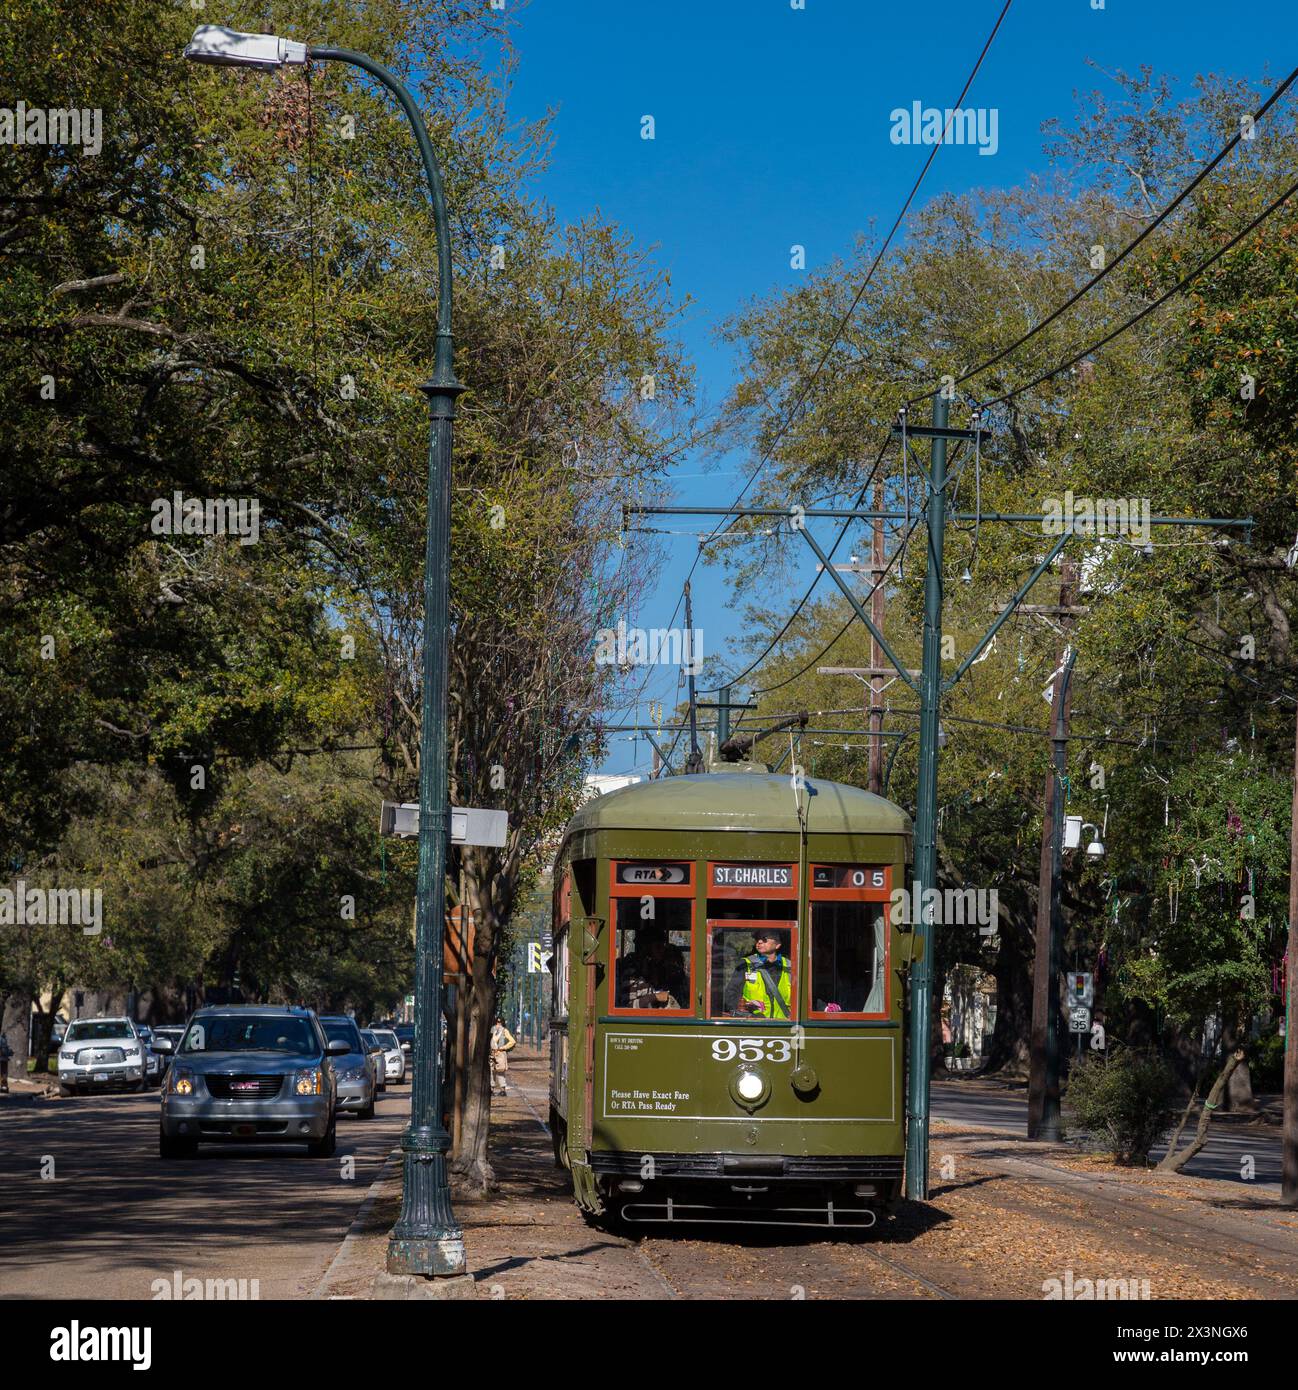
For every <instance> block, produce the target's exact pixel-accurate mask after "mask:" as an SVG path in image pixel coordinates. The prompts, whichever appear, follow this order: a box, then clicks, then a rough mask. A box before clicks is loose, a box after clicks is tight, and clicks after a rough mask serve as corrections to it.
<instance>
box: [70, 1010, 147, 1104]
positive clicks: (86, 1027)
mask: <svg viewBox="0 0 1298 1390" xmlns="http://www.w3.org/2000/svg"><path fill="white" fill-rule="evenodd" d="M144 1051H145V1049H144V1043H143V1041H142V1040H141V1038H140V1035H139V1034H138V1033H137V1032H136V1031H135V1025H134V1024H133V1023H132V1022H131V1020H130V1019H129V1018H79V1019H77V1021H76V1022H75V1023H70V1024H68V1031H67V1033H66V1034H64V1037H63V1042H62V1043H61V1044H60V1045H59V1094H60V1095H64V1096H70V1095H71V1094H72V1093H73V1091H76V1090H82V1089H91V1088H94V1089H101V1088H106V1087H109V1086H127V1087H129V1088H130V1089H131V1090H133V1091H142V1090H144V1086H145V1070H144V1069H145V1066H146V1062H145V1056H144Z"/></svg>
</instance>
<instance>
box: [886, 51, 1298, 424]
mask: <svg viewBox="0 0 1298 1390" xmlns="http://www.w3.org/2000/svg"><path fill="white" fill-rule="evenodd" d="M1295 80H1298V68H1294V70H1293V71H1292V72H1291V73H1290V74H1289V76H1288V77H1286V78H1285V79H1284V81H1283V82H1281V83H1280V85H1279V86H1278V87H1277V88H1276V89H1275V91H1274V92H1272V93H1271V95H1270V96H1269V97H1268V98H1267V99H1266V101H1264V102H1263V103H1262V105H1261V106H1259V107H1258V109H1257V110H1256V111H1255V112H1254V113H1253V115H1252V117H1251V120H1252V121H1253V124H1254V125H1256V124H1257V122H1258V121H1260V120H1261V119H1262V118H1263V117H1264V116H1265V115H1266V113H1267V112H1268V111H1269V110H1270V109H1271V107H1272V106H1274V105H1275V103H1276V102H1277V101H1279V100H1280V98H1281V97H1282V96H1283V95H1284V94H1285V92H1287V91H1288V90H1289V88H1290V87H1291V86H1292V85H1293V83H1294V82H1295ZM1243 139H1244V130H1243V123H1242V122H1241V126H1240V132H1239V134H1237V135H1236V136H1234V137H1233V138H1232V139H1231V140H1229V141H1228V142H1227V143H1226V145H1224V146H1223V147H1222V149H1221V150H1219V151H1218V152H1217V154H1216V155H1214V156H1213V158H1212V159H1211V160H1209V162H1208V163H1207V164H1205V165H1204V166H1203V168H1202V169H1200V170H1199V172H1198V173H1197V174H1196V175H1195V176H1194V178H1193V179H1191V180H1190V182H1189V183H1188V184H1186V186H1185V187H1184V188H1183V189H1182V190H1181V191H1180V192H1179V193H1178V194H1177V195H1176V197H1175V198H1173V199H1172V201H1171V202H1170V203H1168V205H1167V206H1166V207H1165V208H1164V209H1163V210H1162V212H1160V213H1159V214H1158V215H1157V216H1156V217H1155V218H1154V220H1153V221H1152V222H1150V223H1149V225H1148V226H1147V227H1145V229H1144V230H1143V231H1142V232H1141V233H1140V235H1139V236H1137V237H1136V238H1135V240H1133V241H1131V242H1129V243H1128V244H1127V245H1126V246H1124V247H1123V248H1122V250H1121V251H1119V252H1118V254H1117V255H1116V256H1115V257H1114V258H1113V259H1112V260H1111V261H1109V262H1108V263H1107V264H1106V265H1105V266H1104V267H1103V268H1102V269H1100V270H1099V271H1098V272H1097V273H1096V274H1095V275H1092V276H1091V278H1090V279H1089V280H1088V281H1087V282H1086V283H1085V284H1084V285H1083V286H1082V287H1081V289H1079V290H1078V291H1077V292H1076V293H1075V294H1073V295H1071V296H1070V297H1069V298H1068V299H1066V300H1065V301H1064V302H1063V303H1062V304H1061V305H1060V306H1059V307H1058V308H1057V309H1055V310H1054V311H1053V312H1052V313H1050V314H1049V315H1048V316H1047V317H1046V318H1044V319H1042V320H1041V322H1040V323H1038V324H1035V325H1034V326H1033V327H1032V328H1029V329H1028V330H1027V331H1026V332H1025V333H1023V334H1021V335H1020V336H1019V337H1018V338H1016V339H1015V340H1014V341H1013V342H1012V343H1010V345H1009V346H1008V347H1005V348H1002V349H1001V350H1000V351H999V352H998V353H996V354H995V355H994V356H992V357H989V358H988V359H987V360H986V361H985V362H980V363H979V364H978V365H977V366H976V367H972V368H971V369H970V370H969V371H967V372H966V373H965V374H964V375H963V376H960V377H957V378H956V380H955V384H956V385H957V386H960V385H963V383H964V382H966V381H970V380H972V379H973V378H974V377H976V376H979V375H980V374H981V373H983V372H985V371H986V370H987V368H988V367H994V366H995V365H996V364H997V363H998V362H1001V361H1003V360H1004V359H1005V358H1006V357H1008V356H1009V355H1010V353H1012V352H1015V351H1017V349H1019V348H1021V347H1022V346H1023V344H1024V343H1026V342H1027V341H1028V340H1029V339H1030V338H1034V337H1035V336H1036V335H1037V334H1038V333H1040V332H1042V331H1043V330H1044V329H1046V328H1049V326H1050V325H1051V324H1052V323H1054V321H1055V320H1056V319H1057V318H1059V316H1060V315H1061V314H1065V313H1067V312H1068V310H1069V309H1071V308H1072V307H1073V305H1074V304H1076V303H1077V302H1078V300H1079V299H1081V298H1083V296H1085V295H1087V294H1089V293H1090V291H1091V290H1093V289H1094V288H1095V286H1096V285H1098V284H1099V283H1100V281H1101V280H1103V279H1104V277H1105V276H1106V275H1109V274H1110V273H1111V272H1113V271H1115V270H1116V269H1117V268H1118V267H1119V266H1120V265H1121V264H1122V262H1123V261H1125V260H1126V259H1127V257H1128V256H1129V255H1130V254H1131V253H1132V252H1133V251H1134V250H1135V249H1136V248H1137V247H1138V246H1140V245H1141V243H1142V242H1144V241H1145V239H1146V238H1147V237H1148V236H1150V235H1151V234H1152V233H1153V232H1155V231H1156V230H1157V229H1158V228H1159V227H1160V226H1162V224H1163V223H1164V222H1165V221H1166V220H1167V219H1168V218H1169V217H1170V216H1171V215H1172V213H1174V212H1175V211H1176V209H1177V208H1178V207H1180V206H1181V204H1182V203H1183V202H1185V200H1186V199H1187V198H1188V197H1189V196H1190V194H1191V193H1193V192H1194V190H1195V189H1196V188H1198V187H1199V185H1200V184H1201V183H1202V182H1203V181H1204V179H1206V178H1207V177H1208V175H1209V174H1211V173H1212V171H1213V170H1214V169H1215V168H1216V167H1217V166H1218V165H1219V164H1220V163H1221V162H1222V160H1223V159H1225V158H1226V156H1227V155H1228V154H1230V152H1231V151H1232V150H1233V149H1234V148H1235V146H1236V145H1238V144H1239V142H1240V141H1241V140H1243ZM1070 365H1072V364H1070ZM939 389H940V388H935V389H934V390H933V391H929V392H928V393H927V394H925V395H922V396H915V397H913V398H912V399H911V400H909V401H907V402H906V404H907V406H912V405H918V404H919V403H920V402H922V401H926V400H929V399H930V398H931V397H933V396H934V395H936V394H937V390H939ZM1024 389H1026V388H1024ZM989 404H993V405H994V404H996V402H994V401H993V402H989Z"/></svg>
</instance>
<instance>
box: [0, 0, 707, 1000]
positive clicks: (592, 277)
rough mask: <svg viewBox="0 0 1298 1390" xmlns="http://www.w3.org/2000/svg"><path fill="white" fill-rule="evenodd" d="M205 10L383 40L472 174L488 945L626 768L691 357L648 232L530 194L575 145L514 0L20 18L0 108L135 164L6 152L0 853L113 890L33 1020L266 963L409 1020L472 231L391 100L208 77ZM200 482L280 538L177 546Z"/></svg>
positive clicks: (0, 971)
mask: <svg viewBox="0 0 1298 1390" xmlns="http://www.w3.org/2000/svg"><path fill="white" fill-rule="evenodd" d="M204 18H209V19H219V20H220V22H221V23H225V24H230V25H233V26H235V27H242V28H250V29H256V30H274V31H276V32H279V33H284V34H287V35H290V36H293V37H297V38H302V39H306V40H309V41H312V42H330V43H333V44H337V45H341V46H345V47H350V48H354V49H358V50H360V51H363V52H367V53H369V54H370V55H371V56H372V57H374V58H375V59H376V60H378V61H379V62H382V63H384V64H385V65H387V66H389V67H391V68H392V69H393V70H394V71H395V72H396V73H397V74H398V75H400V76H402V77H404V79H405V80H406V81H407V82H408V83H409V84H410V85H411V87H412V89H413V90H415V92H416V93H417V96H418V100H419V102H420V105H421V106H422V108H423V110H424V111H425V113H426V116H427V120H428V123H429V126H430V130H431V133H432V138H433V143H434V146H435V147H436V148H437V150H438V152H439V157H440V159H441V161H442V163H443V168H444V175H445V181H446V186H447V195H448V202H449V204H450V207H451V210H452V247H451V250H452V257H453V261H454V265H455V275H456V283H455V332H456V340H457V372H458V374H459V375H460V377H461V379H462V380H463V382H464V383H465V386H466V391H465V394H464V395H463V396H462V397H461V399H460V400H459V402H458V418H457V422H456V431H457V434H456V451H455V468H454V476H453V485H454V487H453V517H452V551H453V564H452V602H453V642H452V651H451V698H450V702H449V711H448V715H449V722H448V741H449V743H450V748H451V769H450V770H451V777H452V789H453V795H455V796H456V797H462V798H463V800H464V801H466V802H468V803H469V804H474V805H482V806H505V807H507V808H508V809H509V811H510V823H511V830H512V839H511V843H510V845H509V846H508V847H507V849H506V850H505V851H504V852H503V853H501V854H494V853H482V854H477V855H474V856H470V862H469V864H468V866H467V867H468V870H469V878H470V886H471V890H475V891H476V893H477V896H478V900H479V902H480V903H481V904H485V908H486V913H485V915H486V916H487V918H488V919H489V920H488V922H487V924H486V926H485V928H484V930H483V931H482V932H481V933H480V940H481V941H483V942H484V943H485V944H486V946H487V948H488V950H489V951H490V950H491V949H493V947H492V934H491V927H492V924H493V923H494V921H495V920H507V918H508V915H509V912H510V910H511V907H512V903H513V899H514V896H515V895H516V894H517V893H518V892H519V891H523V890H525V889H526V888H527V886H528V884H529V883H530V881H531V879H532V878H533V877H534V876H535V873H536V872H537V869H538V867H539V863H540V859H541V858H542V857H543V854H544V849H543V847H542V841H543V838H544V837H545V836H546V835H548V834H550V833H552V832H553V830H554V829H555V828H556V827H557V826H558V825H559V824H561V823H562V821H563V819H564V818H565V817H566V815H567V814H568V812H569V810H570V808H571V806H572V804H573V803H574V800H575V798H576V795H577V792H578V789H579V787H580V782H581V776H582V772H583V770H584V768H585V766H587V765H588V760H589V758H590V757H591V756H592V755H594V754H597V753H598V749H599V745H598V742H597V741H596V740H595V739H593V738H586V739H585V740H584V741H583V738H581V737H578V735H584V734H586V733H588V732H589V730H590V727H591V725H592V724H593V722H594V716H595V713H596V710H597V708H598V705H599V702H600V700H601V699H602V698H603V695H604V693H605V692H606V690H607V689H608V687H609V685H610V683H611V681H612V680H613V679H614V673H612V672H611V671H610V669H609V668H596V667H595V666H594V665H593V663H592V662H591V661H590V659H589V655H590V651H589V649H590V643H591V639H592V637H593V635H594V631H595V629H596V628H597V627H599V626H600V625H601V624H605V623H607V622H609V621H610V620H613V621H615V620H616V616H617V615H622V614H625V613H626V612H627V607H628V605H629V604H630V603H631V602H632V601H633V600H634V596H635V595H636V594H637V593H638V592H639V591H640V589H641V588H642V586H643V584H644V583H645V582H646V580H647V576H648V573H649V565H650V564H651V563H652V561H653V555H652V554H651V553H648V554H647V553H646V552H644V551H643V550H639V551H637V552H636V554H635V555H634V556H631V557H627V556H624V555H623V554H622V552H621V551H620V550H619V549H618V547H617V543H616V532H617V518H616V514H615V511H614V508H615V504H616V501H617V500H618V497H619V495H620V492H619V490H620V488H621V487H623V486H624V485H625V486H628V487H635V486H641V485H643V486H645V487H652V486H655V485H656V480H658V479H659V478H661V476H662V474H663V472H664V470H665V468H666V465H667V463H668V461H669V459H670V457H671V451H672V448H673V441H674V439H675V434H676V432H677V431H678V430H680V429H683V428H685V427H686V426H687V425H688V421H687V420H685V419H684V418H683V412H685V411H686V410H687V409H688V404H689V391H690V376H689V369H688V366H687V364H685V362H684V361H683V360H682V358H681V355H680V350H679V347H678V346H677V345H676V344H675V342H674V341H673V340H672V337H671V330H672V327H673V324H674V322H675V316H676V314H677V313H678V308H677V306H675V305H674V304H673V302H672V300H671V296H670V293H669V288H668V285H667V281H666V276H665V275H664V274H663V273H662V272H660V271H659V270H658V269H657V268H656V267H655V266H654V265H653V264H652V263H651V262H650V261H649V259H648V258H647V257H646V256H645V255H644V253H642V252H641V251H639V250H638V249H637V248H636V246H635V245H634V242H633V240H632V238H631V237H630V236H629V235H628V234H627V233H626V232H624V231H622V230H620V229H618V228H616V227H612V226H610V225H608V224H607V223H605V222H604V221H602V220H601V219H599V218H598V217H592V218H590V219H587V220H585V221H582V222H580V223H578V224H577V225H574V226H571V227H559V226H557V225H556V224H555V221H554V218H553V216H552V214H551V212H550V210H549V209H548V208H546V207H544V206H543V205H541V204H539V203H538V202H537V201H536V200H535V198H534V196H533V195H532V193H531V191H530V188H529V186H528V180H529V177H530V175H531V173H532V171H533V170H534V169H535V168H536V166H537V164H538V162H539V160H540V159H541V158H543V156H544V152H545V148H546V145H547V141H548V134H547V132H546V130H545V128H544V126H543V125H528V126H519V125H517V124H516V123H512V122H511V120H510V118H509V115H508V113H507V111H506V108H505V91H506V87H507V83H508V79H509V68H510V61H511V59H510V54H509V48H508V29H507V24H508V19H507V17H506V16H504V15H503V14H502V13H501V12H500V11H497V10H493V9H492V8H491V7H489V6H487V5H485V4H483V3H481V2H480V0H357V3H355V4H351V5H348V6H346V7H339V6H325V5H322V4H320V3H319V0H275V3H272V4H270V5H269V6H268V5H265V4H262V3H257V4H250V3H236V4H234V5H233V6H231V7H227V8H226V9H225V10H224V11H223V12H222V13H221V14H220V15H219V16H212V15H210V14H209V15H203V14H195V13H194V11H193V10H192V8H190V7H188V6H185V5H170V4H165V3H161V2H160V0H103V3H99V4H95V5H93V6H89V7H87V6H85V5H84V4H80V3H74V2H73V0H37V3H35V4H32V5H26V6H23V7H21V9H19V10H13V9H12V8H11V11H10V12H9V13H8V15H7V19H8V21H9V22H8V24H7V25H6V26H5V27H4V29H3V31H2V32H0V86H2V87H3V88H4V89H5V90H6V91H10V92H15V93H20V94H21V95H22V96H23V97H24V99H25V100H26V101H27V102H28V104H29V105H38V104H46V105H51V106H59V107H66V106H71V105H75V106H77V107H88V108H99V109H101V110H102V112H103V136H104V138H103V147H102V150H101V151H100V153H99V154H98V156H96V157H94V158H86V157H82V156H81V155H80V153H79V152H78V151H77V150H75V149H62V148H59V147H55V146H36V145H32V146H21V147H19V146H15V147H7V153H6V158H5V160H4V161H3V162H0V212H2V214H3V219H4V220H3V223H2V224H0V225H3V236H2V237H0V321H3V322H4V324H5V325H6V329H5V333H4V334H3V335H0V380H3V381H4V384H5V388H6V392H5V394H6V402H7V407H8V409H7V426H8V428H7V431H6V438H5V442H4V450H5V467H4V470H3V485H2V486H3V498H2V499H0V501H2V503H3V505H0V636H3V639H4V642H5V648H6V652H7V660H6V663H5V668H4V670H3V672H0V746H3V747H4V749H5V758H4V759H3V762H2V763H0V858H2V859H3V860H4V861H5V862H6V864H7V865H8V866H9V867H10V869H11V871H12V872H18V871H19V870H20V869H21V871H22V872H24V873H25V874H27V876H28V878H29V879H30V880H31V881H32V882H36V881H37V879H38V876H44V877H43V878H41V881H45V879H48V880H49V881H51V882H54V881H59V882H63V881H66V880H67V879H68V878H74V879H75V880H76V881H78V882H86V883H93V884H98V885H99V886H101V887H102V889H103V892H104V898H105V917H106V925H105V931H104V933H103V937H102V939H98V940H93V941H92V940H91V939H89V938H87V939H85V940H84V941H81V940H72V939H70V936H69V934H68V933H67V931H66V930H62V931H54V932H27V933H23V934H21V935H20V934H17V933H10V934H7V935H0V992H2V993H8V992H16V993H19V994H22V993H26V994H39V993H40V992H41V991H42V990H45V989H50V988H52V989H54V990H55V991H56V992H57V991H58V990H59V989H61V988H62V987H63V986H64V985H66V984H68V983H70V982H72V981H81V982H83V983H84V982H89V981H91V980H93V981H94V982H95V983H101V984H102V985H103V986H104V987H105V988H111V987H118V988H123V989H124V988H126V987H127V986H128V985H129V984H131V983H134V984H135V985H136V986H139V987H143V986H144V985H145V984H147V983H156V984H157V985H158V987H159V989H160V991H162V992H163V993H166V992H167V991H168V990H173V991H174V990H177V989H179V987H180V986H181V985H182V984H185V985H189V984H198V985H201V984H204V983H205V984H208V985H214V986H226V987H228V986H230V985H232V983H233V981H234V980H235V978H236V977H237V978H238V980H239V983H240V986H241V988H242V989H243V990H244V992H245V993H246V994H248V995H250V996H253V995H257V996H260V997H265V998H305V999H307V1000H309V1001H312V1002H321V1003H324V1004H329V1005H330V1006H334V1007H336V1006H340V1005H342V1004H344V1003H349V1002H350V1003H354V1004H356V1005H357V1006H358V1007H369V1005H370V1002H371V1001H373V1002H374V1004H375V1006H377V1004H378V1002H379V1001H387V1002H389V1003H390V1002H391V1000H392V999H394V998H395V997H396V996H397V995H398V994H400V993H404V992H405V990H406V988H407V987H408V984H409V979H410V973H411V972H410V904H411V897H412V892H413V851H412V849H411V847H408V846H391V845H390V846H387V847H386V849H381V847H380V846H379V845H378V843H377V841H376V837H375V835H374V830H373V827H374V825H375V822H376V819H377V803H378V800H379V797H380V795H387V796H392V797H397V798H400V799H410V798H413V796H414V794H415V787H416V783H417V777H418V757H419V753H418V749H419V722H420V708H421V699H420V696H421V690H420V681H421V675H422V661H421V656H422V646H423V630H422V624H423V560H424V537H425V528H426V505H427V495H428V476H427V470H428V415H427V403H426V400H425V399H424V397H423V395H422V394H421V392H420V391H419V389H418V388H419V385H420V383H421V382H423V381H425V380H426V379H427V377H428V373H429V367H430V364H431V360H432V355H433V345H434V340H435V331H436V318H435V312H434V306H435V298H436V288H437V286H436V264H437V255H436V252H437V246H436V236H435V231H434V226H433V220H432V218H431V216H430V214H429V207H428V194H427V187H426V183H425V179H424V174H423V171H422V168H421V166H420V163H419V160H418V157H417V154H416V150H415V145H414V142H413V140H412V137H411V132H410V129H409V126H408V124H407V122H406V120H405V117H404V116H403V114H402V113H401V111H400V110H399V108H397V107H396V105H395V104H394V103H393V102H392V101H391V99H390V98H389V96H388V94H387V93H386V92H384V91H383V90H382V89H380V88H378V87H376V86H375V84H374V83H373V82H372V81H371V80H370V79H369V78H368V77H366V76H364V75H363V74H360V73H359V72H358V71H357V70H356V69H354V68H351V67H349V66H345V65H342V64H337V63H329V64H321V65H316V66H315V68H314V69H313V71H312V73H311V74H310V79H309V80H308V74H307V73H306V72H304V71H302V70H299V69H293V70H285V71H283V72H279V73H269V74H267V73H249V72H241V71H232V70H228V69H223V70H219V71H214V70H211V69H203V68H197V67H193V66H191V65H187V64H185V63H184V62H183V61H182V60H181V57H180V50H181V48H182V46H183V44H184V42H185V40H186V38H187V37H188V34H189V32H190V30H191V29H192V27H193V25H194V23H196V22H197V21H198V20H200V19H204ZM485 59H489V61H486V60H485ZM497 247H499V248H501V250H502V251H503V255H504V264H503V265H499V264H495V263H493V262H494V261H495V260H496V257H495V256H494V249H495V248H497ZM646 374H647V375H650V376H652V378H653V381H654V388H655V389H654V394H653V400H652V401H649V402H645V401H642V399H641V395H640V390H641V383H642V380H643V378H644V377H645V376H646ZM51 383H52V391H51V389H50V387H51ZM578 454H579V460H580V467H575V466H574V462H575V457H574V456H575V455H578ZM177 490H179V491H180V492H182V493H183V494H184V495H185V496H186V497H197V498H226V497H228V498H255V499H257V500H258V501H259V503H260V537H259V540H258V543H257V544H255V545H248V546H241V545H239V544H238V543H237V542H235V541H233V540H230V539H228V538H223V537H206V536H190V535H159V534H157V533H156V532H155V531H154V530H153V529H152V521H153V517H154V505H153V504H154V502H155V501H156V499H159V498H166V499H170V498H171V496H172V494H173V492H175V491H177ZM493 507H494V508H497V509H498V515H497V513H496V512H493ZM497 519H499V520H500V522H501V523H502V524H500V525H497V524H495V523H496V521H497ZM344 638H346V639H347V641H348V643H349V644H351V646H353V647H354V650H345V648H344ZM47 639H48V640H47ZM346 747H359V748H361V749H363V750H364V751H365V753H366V754H369V753H372V754H373V755H374V756H372V757H369V756H364V757H360V758H359V759H357V758H353V757H352V756H351V755H348V754H345V753H335V752H333V751H331V750H337V749H342V748H346ZM294 750H303V752H302V754H301V755H299V754H298V753H297V752H295V751H294ZM312 750H323V751H322V752H321V751H314V752H313V751H312ZM343 899H349V900H350V899H354V902H355V917H354V918H351V917H345V916H342V915H341V912H340V903H341V902H342V900H343ZM109 941H111V943H112V944H111V946H109V945H108V942H109Z"/></svg>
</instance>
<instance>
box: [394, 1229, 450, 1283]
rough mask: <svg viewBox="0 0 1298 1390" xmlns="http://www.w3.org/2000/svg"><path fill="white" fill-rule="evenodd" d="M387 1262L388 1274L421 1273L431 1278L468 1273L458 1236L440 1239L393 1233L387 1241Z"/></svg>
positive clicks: (447, 1277) (443, 1277) (446, 1277)
mask: <svg viewBox="0 0 1298 1390" xmlns="http://www.w3.org/2000/svg"><path fill="white" fill-rule="evenodd" d="M387 1263H388V1273H389V1274H422V1275H427V1276H430V1277H432V1278H434V1279H452V1278H455V1277H457V1276H463V1277H465V1278H468V1277H469V1276H468V1274H467V1270H468V1262H467V1261H466V1260H465V1258H464V1241H463V1239H462V1238H461V1237H459V1236H455V1237H452V1238H449V1239H442V1240H404V1239H402V1238H401V1237H399V1236H393V1237H392V1238H391V1240H389V1241H388V1262H387Z"/></svg>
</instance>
